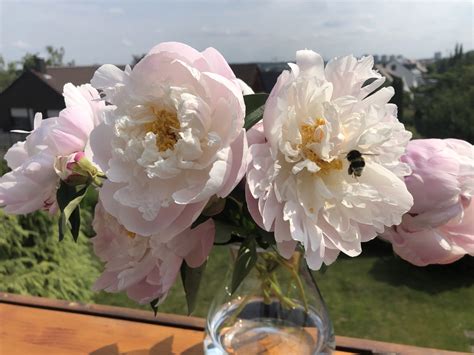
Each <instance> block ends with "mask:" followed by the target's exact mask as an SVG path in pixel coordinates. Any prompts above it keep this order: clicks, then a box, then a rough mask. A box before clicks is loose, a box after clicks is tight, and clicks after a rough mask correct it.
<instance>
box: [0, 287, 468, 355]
mask: <svg viewBox="0 0 474 355" xmlns="http://www.w3.org/2000/svg"><path fill="white" fill-rule="evenodd" d="M2 303H3V304H4V305H12V306H15V305H16V306H20V307H19V308H23V310H22V312H17V313H16V314H17V318H18V319H17V320H15V321H13V322H14V323H15V322H17V321H18V322H21V323H22V324H24V323H25V322H29V320H28V319H21V318H20V315H21V314H22V313H23V314H24V315H25V317H28V314H29V313H31V312H33V313H35V314H37V312H36V311H37V310H43V311H48V310H50V311H56V312H59V313H52V314H51V316H53V314H54V316H53V318H56V319H60V320H59V321H58V320H56V322H59V323H60V324H62V321H61V319H63V318H66V317H68V315H71V314H72V315H74V314H77V315H82V316H84V317H86V318H84V319H86V320H87V319H91V321H90V323H91V325H90V327H93V324H95V322H96V321H95V319H101V321H102V322H105V323H107V324H108V322H111V323H112V324H119V323H120V322H119V323H117V321H119V320H120V321H125V322H126V323H120V324H122V328H123V327H125V328H132V327H135V325H136V324H137V323H138V325H136V326H137V327H139V328H140V329H142V327H141V326H151V328H150V329H149V332H151V333H152V334H157V333H160V334H165V335H169V334H174V333H177V334H183V335H184V336H185V338H186V339H188V340H189V341H194V340H195V339H196V338H195V337H196V336H198V337H200V338H199V340H198V342H199V343H200V342H201V341H202V334H203V333H202V332H203V330H204V326H205V320H204V319H202V318H196V317H186V316H181V315H174V314H165V313H158V315H157V316H156V317H154V316H153V314H152V312H147V311H141V310H134V309H127V308H122V307H113V306H103V305H90V304H81V303H76V302H68V301H62V300H53V299H47V298H41V297H32V296H21V295H14V294H9V293H0V306H1V305H2ZM2 309H3V308H2ZM47 314H48V313H46V315H47ZM87 317H90V318H87ZM68 319H69V318H68ZM81 319H82V321H81V322H83V323H81V324H87V321H84V319H83V318H81ZM0 320H1V322H0V339H4V338H5V334H7V333H8V334H10V330H9V329H7V328H10V322H12V320H10V319H8V318H5V316H4V315H3V314H0ZM36 320H37V321H38V322H39V323H38V324H32V325H31V326H32V329H36V330H37V331H39V332H40V333H41V332H45V330H44V329H43V330H42V328H41V324H43V326H45V327H46V326H47V327H50V324H49V323H45V322H44V321H41V317H39V318H37V319H36ZM127 322H128V323H127ZM72 324H73V323H71V324H70V325H72ZM13 325H14V324H13V323H12V326H13ZM156 326H162V327H164V328H168V330H167V331H162V330H161V329H162V328H161V327H160V328H159V329H160V331H159V332H158V331H157V328H156ZM53 328H54V327H53ZM109 328H110V327H109ZM109 328H108V329H109ZM122 328H121V329H122ZM15 329H18V328H15ZM27 329H28V328H27ZM48 329H49V328H48ZM68 329H69V330H68V332H78V331H80V332H82V330H81V329H80V328H72V327H71V328H68ZM114 329H115V328H114ZM180 329H182V330H189V331H195V332H194V333H189V334H194V335H192V336H190V337H189V338H188V337H187V336H186V334H188V333H186V332H184V333H181V332H180V331H179V330H180ZM96 331H97V332H103V330H100V329H97V330H96ZM49 332H50V333H54V329H52V330H51V329H50V330H49ZM86 333H87V332H86ZM120 334H121V333H120V332H118V333H117V335H116V336H119V335H120ZM125 334H127V333H126V332H125ZM85 335H87V334H85ZM160 336H161V335H160ZM14 337H16V335H14ZM177 337H178V338H177V339H181V335H177ZM151 338H153V339H154V341H155V344H159V343H157V341H158V340H157V339H158V338H157V337H156V335H154V336H153V337H151ZM147 339H148V338H147ZM159 339H161V340H160V341H165V340H166V339H167V338H163V337H160V338H159ZM173 339H174V338H173ZM144 341H145V343H146V342H147V341H148V342H149V341H150V340H146V339H145V340H144ZM166 341H168V342H170V340H166ZM173 341H174V340H173ZM2 342H3V340H2ZM1 344H2V343H0V345H1ZM110 344H114V343H110ZM126 344H128V343H126ZM126 344H125V345H124V346H127V345H126ZM147 344H148V343H147ZM163 344H165V343H163ZM163 344H162V345H160V346H163ZM166 344H168V343H166ZM173 344H174V343H173ZM336 344H337V348H338V350H340V351H341V354H342V353H343V351H345V352H346V353H358V354H366V355H371V354H378V353H397V354H410V355H415V354H420V355H424V354H426V355H434V354H437V355H438V354H439V355H459V354H467V353H461V352H453V351H443V350H437V349H428V348H420V347H415V346H409V345H401V344H392V343H386V342H381V341H373V340H367V339H356V338H349V337H343V336H336ZM102 345H104V346H105V345H108V344H102ZM120 345H121V343H120ZM148 345H150V344H148ZM189 345H190V343H188V346H189ZM167 346H168V345H167ZM173 346H179V345H173ZM180 346H181V348H182V347H183V346H185V345H184V344H181V345H180ZM194 346H196V349H197V348H200V345H199V346H198V345H197V343H196V344H194ZM142 348H143V347H142ZM178 348H179V347H178ZM181 348H179V349H181ZM138 349H139V348H138ZM0 350H1V348H0ZM117 351H118V350H117ZM120 351H123V350H122V349H121V348H120ZM127 351H128V350H127ZM183 351H184V350H183ZM82 353H84V352H82ZM1 354H2V355H3V352H1ZM25 354H27V353H25ZM116 354H118V352H116ZM137 354H138V353H137ZM159 354H166V352H161V353H159ZM187 354H192V352H189V353H187ZM99 355H100V354H99Z"/></svg>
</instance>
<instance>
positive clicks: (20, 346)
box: [0, 303, 350, 355]
mask: <svg viewBox="0 0 474 355" xmlns="http://www.w3.org/2000/svg"><path fill="white" fill-rule="evenodd" d="M0 319H1V320H2V322H1V324H0V353H1V354H5V355H7V354H8V355H24V354H29V355H35V354H48V355H75V354H93V355H119V354H120V355H122V354H127V355H144V354H153V355H167V354H184V355H197V354H202V353H203V349H202V340H203V334H204V333H203V332H202V331H197V330H190V329H182V328H177V327H171V326H163V325H158V324H149V323H141V322H137V321H129V320H122V319H114V318H109V317H103V316H93V315H90V314H87V315H86V314H79V313H74V312H65V311H61V310H51V309H44V308H43V309H42V308H35V307H28V306H21V305H15V304H8V303H0ZM335 354H336V355H349V354H350V353H348V352H342V351H341V352H340V351H337V352H336V353H335Z"/></svg>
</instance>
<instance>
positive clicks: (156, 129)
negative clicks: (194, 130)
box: [145, 107, 181, 152]
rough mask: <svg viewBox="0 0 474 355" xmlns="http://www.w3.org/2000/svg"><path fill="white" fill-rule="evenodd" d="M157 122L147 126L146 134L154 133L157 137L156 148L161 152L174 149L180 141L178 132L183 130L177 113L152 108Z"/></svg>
mask: <svg viewBox="0 0 474 355" xmlns="http://www.w3.org/2000/svg"><path fill="white" fill-rule="evenodd" d="M151 110H152V112H153V115H155V120H154V121H153V122H149V123H147V124H145V130H146V132H153V133H154V134H155V136H156V147H157V148H158V150H159V151H160V152H163V151H166V150H168V149H173V147H174V145H175V144H176V142H177V141H178V131H179V129H180V128H181V126H180V124H179V121H178V116H177V114H176V113H175V112H170V111H167V110H164V109H157V108H155V107H152V109H151Z"/></svg>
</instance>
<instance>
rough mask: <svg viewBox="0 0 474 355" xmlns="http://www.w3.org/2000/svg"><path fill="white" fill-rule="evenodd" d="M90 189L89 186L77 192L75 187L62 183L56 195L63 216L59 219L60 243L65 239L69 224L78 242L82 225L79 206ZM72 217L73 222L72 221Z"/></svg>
mask: <svg viewBox="0 0 474 355" xmlns="http://www.w3.org/2000/svg"><path fill="white" fill-rule="evenodd" d="M88 187H89V185H85V186H84V187H83V188H81V189H80V190H77V188H76V187H75V186H70V185H68V184H67V183H65V182H64V181H61V185H60V186H59V189H58V192H57V193H56V199H57V201H58V206H59V210H60V211H61V215H60V217H59V240H60V241H61V240H63V239H64V235H65V234H66V231H67V230H68V222H70V224H71V229H72V230H71V233H72V236H73V238H74V240H77V237H78V235H79V229H80V223H81V219H80V207H79V204H80V203H81V201H82V199H83V198H84V196H85V194H86V192H87V188H88ZM78 216H79V217H78ZM71 217H72V220H70V219H71Z"/></svg>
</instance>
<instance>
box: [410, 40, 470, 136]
mask: <svg viewBox="0 0 474 355" xmlns="http://www.w3.org/2000/svg"><path fill="white" fill-rule="evenodd" d="M434 70H436V72H435V73H433V74H431V76H430V78H429V80H430V83H429V84H428V85H425V86H422V87H420V88H419V89H418V90H417V92H416V93H415V102H414V107H415V117H414V124H415V127H416V130H417V131H418V132H419V133H420V134H421V135H422V136H425V137H431V138H459V139H463V140H466V141H468V142H470V143H474V52H473V51H471V52H468V53H466V54H463V53H462V48H461V47H458V48H457V49H456V53H455V56H453V57H451V58H448V59H445V60H443V61H440V62H439V63H438V64H437V66H436V67H435V68H434Z"/></svg>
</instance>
